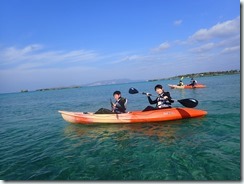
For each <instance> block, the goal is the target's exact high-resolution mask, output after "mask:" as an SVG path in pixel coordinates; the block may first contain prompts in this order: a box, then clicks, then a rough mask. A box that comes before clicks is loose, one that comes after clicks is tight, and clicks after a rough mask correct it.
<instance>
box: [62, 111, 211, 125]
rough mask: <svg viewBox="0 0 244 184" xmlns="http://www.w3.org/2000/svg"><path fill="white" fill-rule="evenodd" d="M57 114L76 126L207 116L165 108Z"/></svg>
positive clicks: (195, 112) (64, 112)
mask: <svg viewBox="0 0 244 184" xmlns="http://www.w3.org/2000/svg"><path fill="white" fill-rule="evenodd" d="M59 113H60V114H61V116H62V117H63V119H64V120H65V121H67V122H70V123H78V124H79V123H80V124H94V123H115V124H116V123H148V122H164V121H170V120H178V119H185V118H196V117H202V116H205V115H206V114H207V112H206V111H204V110H199V109H193V108H167V109H158V110H151V111H144V112H142V111H133V112H128V113H123V114H94V113H83V112H68V111H59Z"/></svg>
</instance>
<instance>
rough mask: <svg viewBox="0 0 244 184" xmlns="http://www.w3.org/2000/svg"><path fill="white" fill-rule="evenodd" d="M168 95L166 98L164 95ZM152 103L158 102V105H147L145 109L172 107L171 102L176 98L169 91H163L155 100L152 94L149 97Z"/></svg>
mask: <svg viewBox="0 0 244 184" xmlns="http://www.w3.org/2000/svg"><path fill="white" fill-rule="evenodd" d="M165 96H167V97H168V98H167V99H164V97H165ZM147 98H148V101H149V103H150V104H156V107H152V106H147V107H146V108H145V109H144V110H143V111H148V110H156V109H161V108H171V103H173V102H174V100H172V99H171V96H170V93H169V92H163V93H162V94H160V95H158V97H157V98H156V99H155V100H152V99H151V97H150V96H148V97H147Z"/></svg>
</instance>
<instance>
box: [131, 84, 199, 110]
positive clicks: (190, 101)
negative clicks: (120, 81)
mask: <svg viewBox="0 0 244 184" xmlns="http://www.w3.org/2000/svg"><path fill="white" fill-rule="evenodd" d="M129 93H130V94H137V93H140V92H139V91H138V90H137V89H135V88H130V89H129ZM141 94H143V95H146V94H147V93H145V92H142V93H141ZM149 96H153V95H151V94H149ZM172 100H175V101H177V102H179V103H180V104H182V105H183V106H185V107H189V108H193V107H196V106H197V104H198V101H197V100H196V99H194V98H186V99H181V100H176V99H172Z"/></svg>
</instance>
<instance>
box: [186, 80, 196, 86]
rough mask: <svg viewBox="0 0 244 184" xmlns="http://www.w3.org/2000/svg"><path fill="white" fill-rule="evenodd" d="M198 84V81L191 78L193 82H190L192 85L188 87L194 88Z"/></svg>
mask: <svg viewBox="0 0 244 184" xmlns="http://www.w3.org/2000/svg"><path fill="white" fill-rule="evenodd" d="M196 84H197V80H195V79H193V78H191V82H190V84H189V85H188V86H192V87H194V86H195V85H196Z"/></svg>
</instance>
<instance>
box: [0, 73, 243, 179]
mask: <svg viewBox="0 0 244 184" xmlns="http://www.w3.org/2000/svg"><path fill="white" fill-rule="evenodd" d="M196 79H197V80H198V82H199V83H203V84H206V85H207V88H203V89H185V90H179V89H170V88H169V87H168V84H176V83H177V82H178V80H161V81H155V82H140V83H129V84H119V85H107V86H93V87H82V88H74V89H64V90H54V91H35V92H28V93H11V94H0V126H1V128H0V179H1V180H93V181H95V180H127V181H129V180H130V181H133V180H137V181H141V180H150V181H153V180H167V181H170V180H173V181H176V180H187V181H192V180H212V181H213V180H214V181H215V180H240V179H241V153H240V152H241V149H240V146H241V145H240V136H241V134H240V133H241V125H240V122H241V114H240V104H241V103H240V99H241V98H240V75H224V76H213V77H201V78H196ZM189 81H190V79H189V78H185V79H184V80H183V82H184V83H188V82H189ZM156 84H162V85H163V86H164V88H165V90H166V91H169V92H170V93H171V96H172V97H173V98H174V99H184V98H195V99H197V100H198V101H199V104H198V106H197V107H196V108H198V109H203V110H206V111H207V112H208V114H207V116H205V117H202V118H192V119H184V120H177V121H168V122H162V123H141V124H117V125H111V124H103V125H74V124H71V123H67V122H65V121H64V120H63V119H62V117H61V116H60V114H59V113H58V110H67V111H90V112H93V111H96V110H98V109H99V108H101V107H104V108H110V103H109V101H110V98H111V99H113V97H112V94H113V92H114V91H115V90H120V91H121V92H122V96H124V97H126V98H127V99H128V111H133V110H140V109H144V108H145V107H146V106H147V105H149V104H148V101H147V98H146V96H144V95H142V94H134V95H132V94H129V93H128V90H129V88H130V87H134V88H136V89H137V90H138V91H140V92H150V93H152V94H155V92H154V86H155V85H156ZM173 106H174V107H182V105H181V104H179V103H178V102H175V103H174V104H173Z"/></svg>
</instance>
